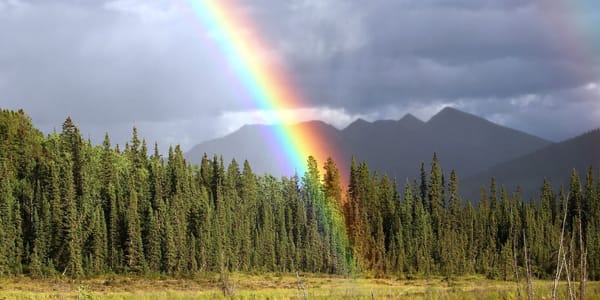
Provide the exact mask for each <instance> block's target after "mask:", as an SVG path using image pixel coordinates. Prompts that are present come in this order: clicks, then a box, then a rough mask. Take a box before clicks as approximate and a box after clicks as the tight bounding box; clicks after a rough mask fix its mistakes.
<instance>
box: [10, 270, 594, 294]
mask: <svg viewBox="0 0 600 300" xmlns="http://www.w3.org/2000/svg"><path fill="white" fill-rule="evenodd" d="M230 285H231V287H232V291H233V295H225V294H224V293H223V291H222V281H221V280H220V277H219V275H218V274H204V275H202V276H197V277H193V278H180V279H173V278H167V277H165V278H161V277H160V276H158V277H156V278H149V277H126V276H103V277H98V278H88V279H81V280H69V279H64V278H53V279H31V278H29V277H12V278H3V279H0V299H519V298H520V297H519V291H518V289H517V283H516V282H507V281H495V280H487V279H485V278H483V277H479V276H472V277H461V278H456V279H444V278H436V279H414V280H406V279H402V280H399V279H394V278H385V279H374V278H345V277H340V276H319V275H302V274H301V275H300V276H299V277H297V276H296V275H295V274H262V275H251V274H232V275H231V276H230ZM551 291H552V282H551V281H535V282H534V293H535V294H534V296H535V298H536V299H551ZM566 292H567V290H566V283H565V282H561V283H560V295H559V296H560V297H559V298H560V299H565V298H567V295H566ZM520 293H521V294H520V295H521V297H522V298H523V299H526V298H527V295H526V291H525V284H524V282H521V286H520ZM586 298H587V299H600V282H588V286H587V297H586Z"/></svg>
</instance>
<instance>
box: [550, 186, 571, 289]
mask: <svg viewBox="0 0 600 300" xmlns="http://www.w3.org/2000/svg"><path fill="white" fill-rule="evenodd" d="M569 196H570V194H569V195H567V203H565V215H564V217H563V221H562V226H561V227H562V229H561V231H560V242H559V244H558V255H557V262H556V275H555V276H554V286H553V287H552V300H556V297H557V292H558V281H559V280H560V275H561V272H562V268H563V263H562V261H563V260H564V253H563V252H564V250H563V246H564V240H565V225H566V224H567V209H566V207H568V206H567V204H568V203H569Z"/></svg>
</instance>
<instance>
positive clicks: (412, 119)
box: [398, 114, 425, 124]
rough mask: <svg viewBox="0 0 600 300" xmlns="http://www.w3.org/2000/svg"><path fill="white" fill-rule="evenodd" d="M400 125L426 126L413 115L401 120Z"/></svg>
mask: <svg viewBox="0 0 600 300" xmlns="http://www.w3.org/2000/svg"><path fill="white" fill-rule="evenodd" d="M398 122H400V123H408V124H424V123H425V122H423V121H421V119H419V118H417V117H415V116H414V115H413V114H406V115H404V117H402V118H401V119H400V120H398Z"/></svg>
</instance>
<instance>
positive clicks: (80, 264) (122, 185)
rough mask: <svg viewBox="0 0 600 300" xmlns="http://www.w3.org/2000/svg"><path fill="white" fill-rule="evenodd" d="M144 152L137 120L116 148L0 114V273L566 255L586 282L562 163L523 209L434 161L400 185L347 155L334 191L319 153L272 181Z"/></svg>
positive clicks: (588, 223) (578, 226)
mask: <svg viewBox="0 0 600 300" xmlns="http://www.w3.org/2000/svg"><path fill="white" fill-rule="evenodd" d="M153 148H154V149H153V150H149V149H148V145H147V143H146V142H145V141H144V140H143V139H140V138H139V137H138V133H137V131H136V129H135V128H134V129H133V133H132V137H131V141H130V142H129V143H127V144H126V145H125V146H124V147H122V148H120V147H119V146H114V147H113V146H112V145H111V143H110V139H109V136H108V135H106V137H105V139H104V141H103V143H102V144H101V145H94V144H92V142H91V141H88V140H84V139H83V138H82V136H81V134H80V132H79V130H78V128H77V126H76V125H75V124H74V123H73V122H72V121H71V119H69V118H68V119H67V120H66V121H65V122H64V124H63V127H62V131H61V132H59V133H53V134H50V135H48V136H43V134H42V133H41V132H40V131H38V130H36V129H35V128H34V127H33V125H32V124H31V120H30V118H29V117H28V116H27V115H26V114H25V113H24V112H22V111H19V112H12V111H6V110H4V111H2V112H1V113H0V274H1V275H16V274H28V275H31V276H54V275H57V274H65V275H67V276H71V277H80V276H88V275H99V274H105V273H136V274H145V273H158V272H160V273H164V274H168V275H173V276H180V275H188V274H195V273H198V272H223V271H246V272H272V271H275V272H295V271H302V272H314V273H332V274H346V275H348V274H364V273H368V274H373V275H375V276H401V277H411V276H430V275H443V276H458V275H463V274H475V273H476V274H483V275H485V276H487V277H489V278H498V279H505V280H507V279H511V278H513V276H515V274H519V273H521V275H520V276H522V272H524V271H523V270H524V269H530V270H531V272H532V274H533V275H534V276H537V277H540V278H547V277H553V276H554V273H555V271H556V266H557V262H560V264H561V265H562V264H563V261H564V262H565V265H566V267H567V268H568V269H569V270H570V271H571V272H572V273H571V274H573V276H575V275H574V274H578V275H581V276H584V275H585V274H584V273H582V272H581V271H582V270H587V276H588V277H589V278H591V279H600V238H599V236H598V230H599V229H600V204H599V200H600V182H599V180H598V176H597V173H596V172H594V171H593V169H590V170H589V172H587V175H586V176H585V177H584V178H583V180H580V178H579V175H578V173H577V172H575V171H574V172H573V173H572V178H571V184H570V186H569V187H568V188H566V189H564V190H560V191H553V190H552V188H551V187H550V185H549V184H546V183H541V182H540V193H539V196H538V198H537V199H536V201H533V202H527V203H525V202H523V201H522V199H521V197H520V195H519V192H518V191H516V192H513V191H507V190H505V189H503V188H501V185H500V184H497V183H496V182H495V181H494V180H491V181H490V186H489V189H487V190H486V189H484V190H482V193H481V198H480V201H479V202H478V203H477V204H475V205H472V204H470V203H467V204H463V203H464V202H463V201H462V199H461V196H460V189H459V187H460V181H459V178H458V174H456V173H455V172H454V171H452V172H450V173H443V172H442V168H441V166H440V161H439V160H438V158H437V156H436V155H434V156H433V160H432V162H431V164H430V165H428V166H425V165H423V167H422V169H421V173H420V175H419V170H415V175H417V176H415V178H417V179H415V180H412V181H407V182H400V183H399V182H396V180H394V179H393V178H389V177H388V176H386V175H385V174H378V173H377V172H372V171H371V170H370V168H369V166H368V164H367V163H358V162H355V161H353V162H352V165H351V168H350V169H351V172H350V178H349V180H348V182H349V186H347V187H342V186H341V185H340V182H341V178H340V175H339V172H338V170H337V167H336V164H335V162H334V161H333V160H328V161H326V162H325V163H324V166H323V167H320V166H319V165H318V163H317V162H316V161H315V160H314V159H312V158H310V157H309V158H307V164H308V172H307V173H306V174H304V175H303V176H301V177H299V176H294V177H291V178H286V177H282V178H275V177H273V176H270V175H261V176H259V175H257V174H255V173H253V172H252V168H251V162H247V161H245V162H242V163H240V162H236V161H235V160H234V161H231V162H224V161H223V160H222V159H220V158H219V157H210V158H209V157H206V156H205V157H204V158H203V159H202V161H201V164H200V165H199V166H198V165H192V164H188V163H187V162H186V161H185V159H184V157H183V153H182V151H181V149H180V148H179V147H178V146H176V147H174V148H171V149H169V151H168V155H166V157H163V156H162V155H161V154H160V151H159V150H158V149H157V147H156V146H154V147H153ZM586 171H587V170H586ZM563 220H564V221H565V222H563ZM563 225H564V233H565V234H564V236H563V237H562V238H561V232H563ZM561 245H562V247H560V246H561ZM559 248H561V249H560V250H559ZM585 254H587V257H586V255H585ZM561 257H562V258H564V260H561V259H560V258H561ZM580 258H581V259H580ZM567 261H568V262H569V263H567ZM528 265H530V268H526V266H528Z"/></svg>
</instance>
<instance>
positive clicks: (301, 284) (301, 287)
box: [296, 271, 308, 300]
mask: <svg viewBox="0 0 600 300" xmlns="http://www.w3.org/2000/svg"><path fill="white" fill-rule="evenodd" d="M296 285H297V287H298V291H301V292H302V295H303V296H304V300H306V299H308V293H307V292H306V286H305V285H304V282H303V281H302V280H301V279H300V274H298V271H296Z"/></svg>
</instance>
